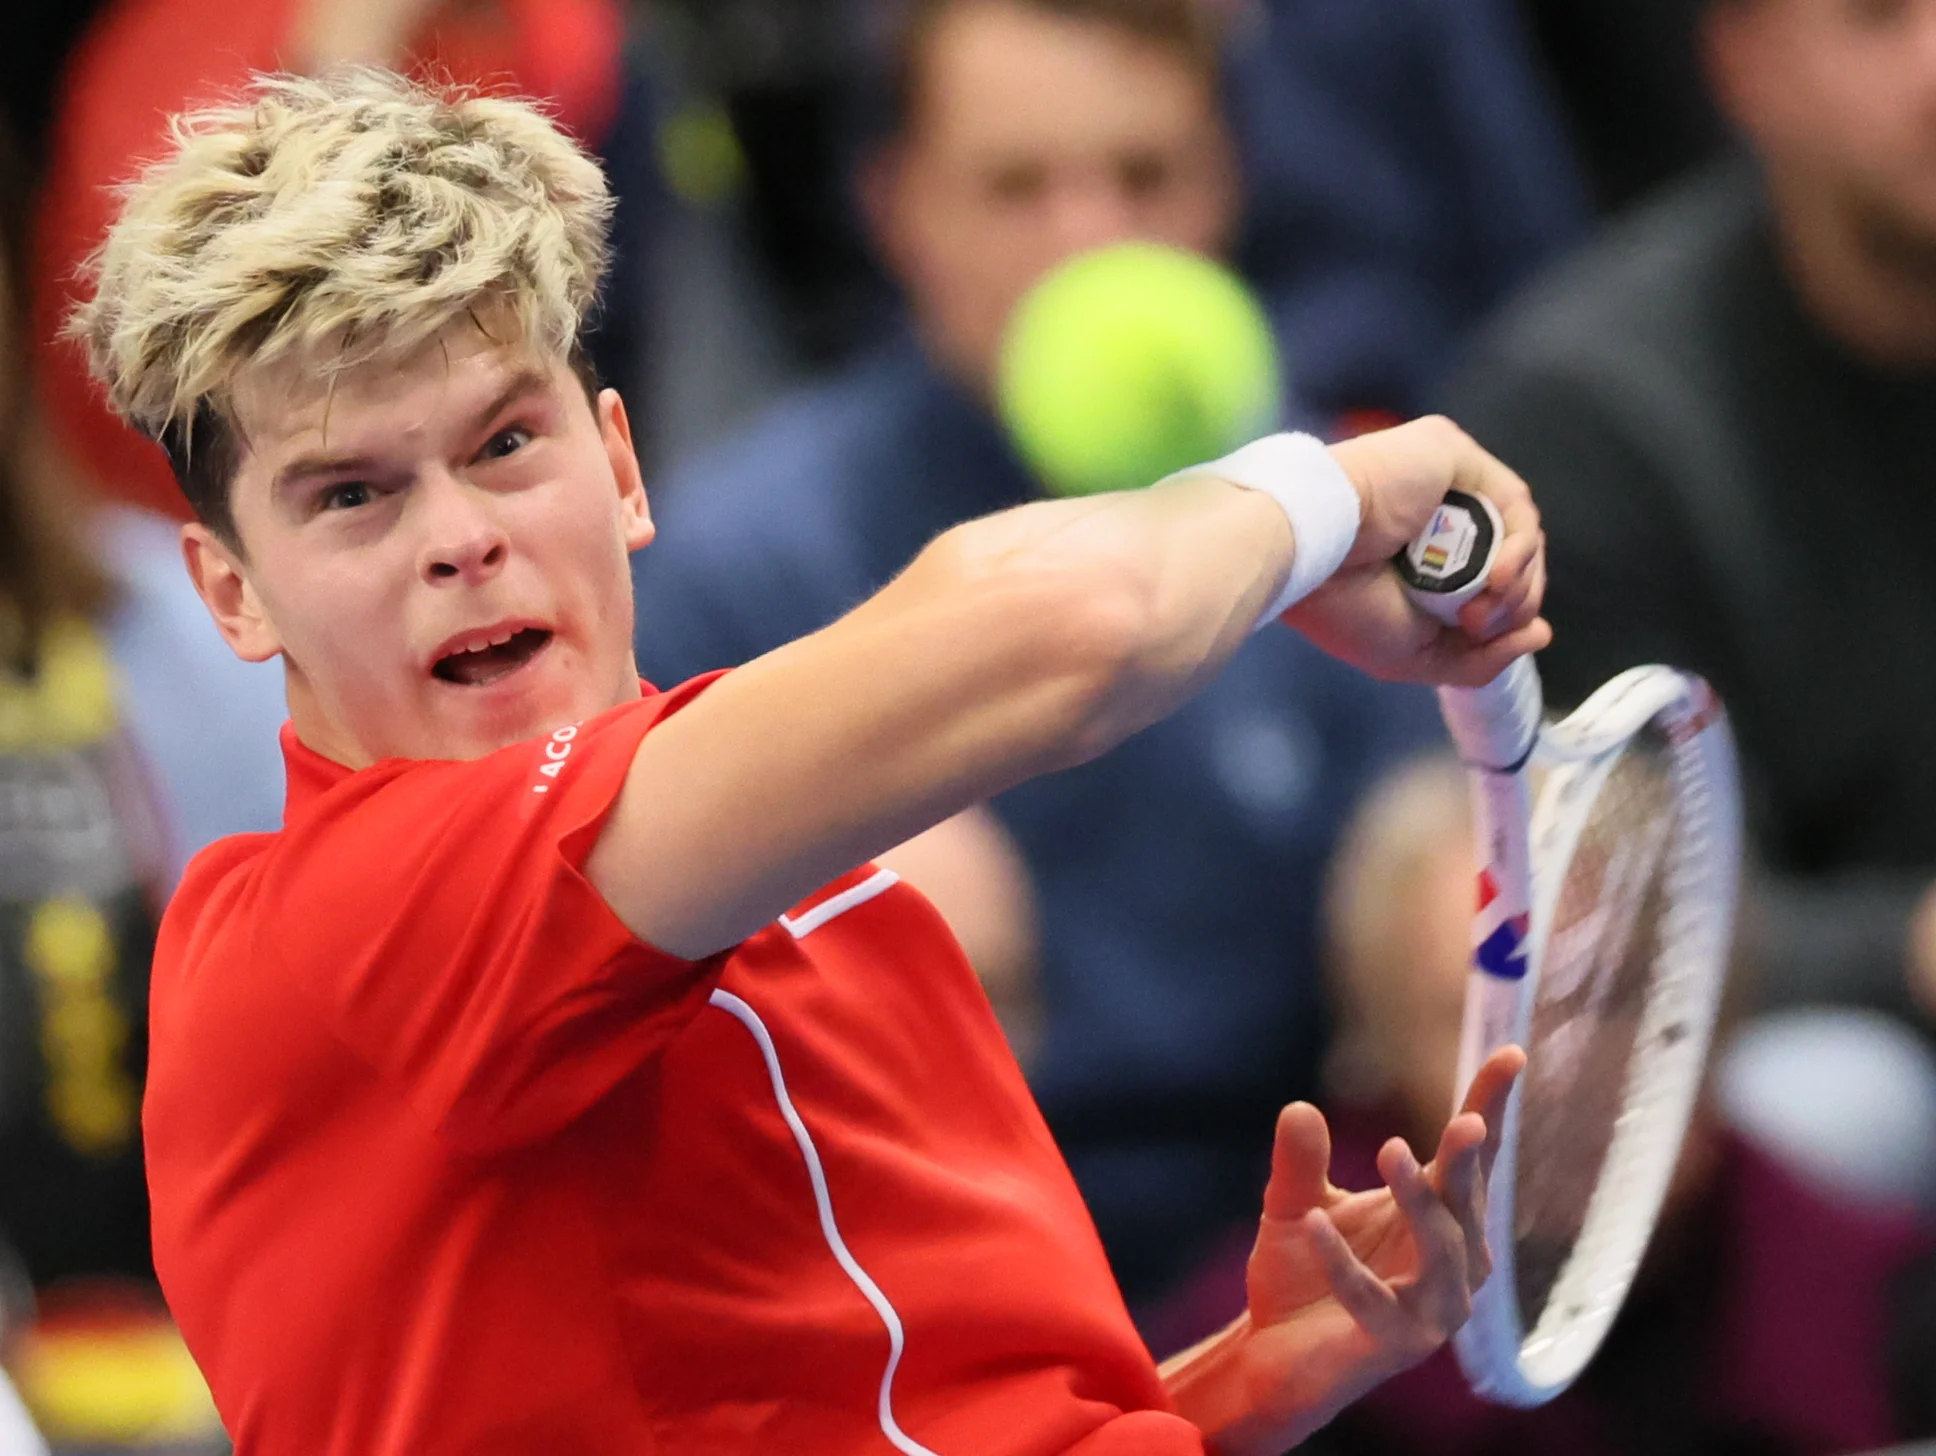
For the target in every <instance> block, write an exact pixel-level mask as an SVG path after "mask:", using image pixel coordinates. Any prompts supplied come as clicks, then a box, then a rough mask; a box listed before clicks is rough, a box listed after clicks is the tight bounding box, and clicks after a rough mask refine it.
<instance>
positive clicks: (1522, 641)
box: [1419, 617, 1553, 688]
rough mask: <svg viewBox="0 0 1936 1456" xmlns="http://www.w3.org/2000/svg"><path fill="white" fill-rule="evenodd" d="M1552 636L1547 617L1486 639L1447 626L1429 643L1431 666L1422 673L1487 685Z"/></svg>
mask: <svg viewBox="0 0 1936 1456" xmlns="http://www.w3.org/2000/svg"><path fill="white" fill-rule="evenodd" d="M1552 640H1553V629H1552V627H1551V626H1549V625H1548V624H1547V621H1546V619H1545V618H1544V617H1536V618H1534V619H1533V620H1532V621H1531V622H1529V623H1527V624H1526V625H1525V626H1524V627H1516V628H1514V629H1513V630H1512V631H1510V632H1506V633H1503V634H1501V635H1500V636H1498V637H1495V638H1493V639H1492V641H1490V642H1486V643H1474V642H1473V641H1472V640H1471V639H1470V638H1468V637H1467V636H1466V635H1465V634H1464V633H1463V632H1460V631H1456V630H1453V629H1451V628H1446V629H1443V630H1442V631H1441V634H1440V635H1439V636H1438V637H1436V638H1434V639H1433V640H1432V641H1431V642H1430V643H1429V644H1427V646H1426V648H1425V651H1424V656H1425V658H1426V659H1427V661H1428V663H1429V667H1428V670H1427V671H1426V672H1424V673H1422V674H1419V676H1421V677H1423V678H1424V679H1425V680H1427V681H1430V682H1435V683H1440V684H1444V685H1447V686H1451V687H1467V688H1479V687H1484V686H1485V685H1486V684H1487V683H1489V682H1491V681H1492V680H1493V679H1495V678H1496V677H1498V676H1499V674H1500V673H1502V672H1504V671H1505V670H1506V669H1507V668H1508V667H1510V666H1512V664H1513V663H1514V662H1516V661H1517V660H1518V659H1519V658H1522V657H1524V656H1526V655H1527V654H1528V653H1531V652H1538V651H1540V650H1542V649H1543V648H1544V647H1546V645H1547V644H1548V643H1550V642H1551V641H1552Z"/></svg>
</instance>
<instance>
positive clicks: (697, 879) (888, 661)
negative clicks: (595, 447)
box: [586, 421, 1546, 956]
mask: <svg viewBox="0 0 1936 1456" xmlns="http://www.w3.org/2000/svg"><path fill="white" fill-rule="evenodd" d="M1334 454H1335V456H1336V458H1337V459H1338V460H1339V461H1340V463H1342V464H1343V466H1344V468H1345V470H1346V472H1347V474H1348V475H1349V476H1350V477H1351V480H1352V482H1353V484H1354V485H1355V486H1356V488H1357V489H1358V491H1359V494H1360V495H1361V497H1362V499H1363V518H1364V524H1363V525H1362V527H1361V528H1360V531H1359V537H1358V543H1357V545H1356V547H1355V548H1354V550H1353V553H1352V555H1351V557H1350V558H1348V559H1347V562H1346V565H1345V569H1344V570H1342V571H1340V572H1339V573H1338V574H1337V576H1336V577H1335V578H1334V579H1333V581H1332V582H1331V583H1330V584H1328V585H1327V586H1326V587H1325V588H1323V589H1322V590H1320V591H1318V592H1317V593H1315V594H1313V596H1312V597H1310V598H1308V599H1307V600H1306V601H1305V602H1304V603H1303V604H1301V605H1300V606H1299V607H1298V608H1297V609H1296V610H1295V612H1294V613H1293V614H1292V620H1294V621H1295V622H1296V623H1297V625H1299V626H1300V627H1301V628H1302V629H1303V630H1306V631H1307V632H1309V633H1310V634H1311V635H1312V636H1313V637H1314V638H1315V639H1317V640H1318V641H1319V642H1320V643H1321V645H1324V646H1326V647H1327V648H1328V649H1329V650H1332V651H1335V652H1337V653H1338V654H1339V655H1340V656H1344V657H1346V659H1347V660H1349V661H1353V662H1355V663H1357V664H1358V665H1360V666H1363V667H1366V668H1367V669H1369V670H1373V671H1376V672H1379V673H1381V674H1383V675H1387V676H1410V677H1416V678H1420V679H1423V680H1428V681H1453V680H1460V681H1484V680H1486V679H1487V678H1490V677H1491V676H1493V675H1495V674H1496V673H1497V672H1498V671H1499V670H1500V668H1501V667H1503V666H1504V664H1505V663H1506V662H1507V661H1509V660H1510V659H1511V658H1512V657H1514V656H1517V655H1518V654H1520V653H1522V652H1525V651H1527V650H1531V649H1532V648H1534V647H1537V646H1538V645H1540V644H1541V643H1543V642H1544V641H1545V638H1546V629H1545V626H1544V624H1543V623H1541V622H1539V621H1538V620H1537V612H1538V603H1539V586H1540V584H1541V580H1542V567H1541V561H1540V558H1539V549H1538V548H1539V540H1538V527H1537V516H1536V514H1535V513H1534V512H1533V510H1532V506H1531V502H1530V498H1529V497H1528V496H1527V494H1526V491H1525V487H1524V485H1523V484H1521V483H1520V482H1519V481H1518V479H1517V478H1516V477H1514V476H1512V475H1511V474H1510V472H1507V471H1505V470H1504V468H1503V467H1501V466H1499V465H1498V464H1497V462H1494V461H1492V460H1491V459H1490V457H1487V456H1485V455H1484V454H1483V452H1481V451H1479V450H1478V448H1477V447H1476V446H1474V445H1473V444H1472V443H1471V441H1470V440H1468V439H1467V438H1466V437H1465V436H1464V435H1462V434H1460V433H1459V432H1457V431H1456V430H1454V429H1452V428H1451V427H1449V426H1447V425H1445V424H1444V423H1443V422H1435V421H1422V422H1419V423H1418V424H1415V425H1412V426H1407V427H1404V428H1402V429H1400V430H1396V431H1390V432H1387V433H1386V434H1385V435H1384V436H1377V437H1369V439H1368V440H1365V441H1354V442H1352V444H1351V445H1350V446H1341V447H1338V449H1337V450H1336V451H1335V452H1334ZM1453 485H1464V486H1465V487H1466V488H1478V489H1482V490H1485V491H1486V492H1487V493H1488V494H1492V495H1494V497H1495V498H1496V499H1499V500H1500V502H1501V505H1502V509H1504V510H1505V511H1506V513H1507V523H1508V527H1509V534H1510V536H1511V540H1510V541H1509V549H1508V551H1506V552H1503V553H1502V555H1501V559H1500V562H1499V565H1498V567H1497V568H1496V570H1495V574H1494V582H1495V587H1496V589H1495V590H1494V591H1492V592H1489V593H1487V594H1485V595H1482V596H1481V597H1480V598H1478V599H1477V600H1476V601H1475V602H1473V603H1472V604H1471V605H1470V606H1469V607H1468V608H1467V613H1468V625H1471V626H1475V627H1476V626H1480V625H1484V626H1485V627H1486V628H1487V629H1488V631H1487V635H1488V636H1490V639H1491V640H1489V641H1487V642H1485V643H1484V644H1480V643H1477V642H1475V641H1473V640H1471V639H1469V638H1467V637H1466V636H1465V635H1464V634H1463V633H1460V632H1458V631H1453V630H1449V629H1443V628H1439V627H1437V626H1436V625H1435V624H1429V623H1424V622H1423V621H1422V619H1419V618H1417V617H1416V616H1415V615H1414V614H1411V613H1410V612H1409V611H1408V610H1407V609H1406V608H1405V607H1404V603H1403V597H1402V594H1401V593H1400V592H1399V590H1398V587H1397V584H1396V579H1395V577H1392V576H1391V574H1390V573H1389V572H1388V571H1387V570H1386V569H1385V567H1384V562H1385V560H1386V559H1387V558H1388V557H1389V555H1390V554H1391V552H1392V551H1393V550H1396V549H1397V547H1398V545H1400V544H1402V543H1403V542H1404V541H1406V540H1409V539H1410V537H1411V536H1412V535H1413V534H1415V533H1416V532H1417V531H1418V529H1420V527H1421V526H1422V525H1423V524H1424V522H1425V520H1426V519H1427V517H1428V516H1429V514H1430V512H1431V510H1432V509H1433V508H1434V507H1435V506H1436V505H1437V503H1438V501H1439V500H1440V499H1441V498H1442V496H1443V494H1444V492H1445V490H1446V489H1447V488H1449V487H1451V486H1453ZM1295 550H1296V545H1295V541H1294V539H1293V533H1292V531H1291V529H1290V526H1289V524H1288V523H1287V520H1286V517H1285V514H1284V512H1283V511H1282V510H1281V509H1280V508H1279V506H1278V505H1277V504H1276V503H1275V502H1274V501H1273V500H1272V499H1271V498H1270V497H1269V496H1267V495H1265V494H1263V493H1261V492H1258V491H1252V490H1246V489H1242V488H1239V487H1236V486H1232V485H1230V484H1227V483H1225V482H1222V481H1220V480H1217V479H1214V478H1209V477H1195V478H1190V479H1186V480H1182V481H1177V482H1173V483H1169V484H1165V485H1162V486H1159V487H1156V488H1154V489H1151V490H1147V491H1142V492H1136V493H1132V494H1126V495H1114V496H1103V497H1095V498H1091V499H1088V500H1080V501H1050V502H1041V503H1038V504H1033V505H1028V506H1023V507H1020V508H1018V509H1016V510H1013V511H1008V512H1004V513H1002V514H1000V515H996V516H991V517H988V518H985V519H983V520H980V521H975V522H971V523H969V524H967V525H964V526H960V527H957V528H956V529H954V530H952V531H949V532H947V533H946V534H945V535H943V536H941V537H940V538H938V539H937V540H936V541H935V542H934V543H933V544H932V545H931V546H930V547H929V548H928V549H927V550H925V551H924V552H922V553H921V555H920V556H919V557H917V558H916V560H915V561H914V563H913V564H912V565H911V566H910V567H909V568H908V569H907V570H906V571H905V572H904V573H903V574H902V575H901V576H900V577H899V578H897V579H896V580H895V581H894V582H892V583H891V584H890V585H889V586H887V587H886V588H885V589H884V590H883V591H881V592H880V593H879V594H878V595H877V596H875V597H874V598H872V599H871V600H870V601H868V602H866V603H864V604H863V605H862V606H860V607H859V608H857V609H856V610H855V611H854V612H852V613H850V614H849V615H848V616H847V617H845V618H843V619H842V620H841V621H839V622H836V623H835V624H834V625H832V626H831V627H828V628H826V629H825V630H824V631H821V632H817V633H815V634H813V635H812V636H810V637H806V638H803V639H802V640H800V641H798V642H794V643H791V644H789V645H788V646H786V647H783V648H781V649H779V650H778V651H776V652H772V653H769V654H768V655H766V656H765V657H762V658H759V659H757V660H755V661H754V662H752V663H749V664H748V665H747V666H745V667H743V668H741V669H740V670H738V671H737V672H735V673H733V674H731V675H730V676H728V677H726V678H725V679H723V680H722V681H721V682H720V683H719V684H718V685H717V686H715V687H714V688H712V689H711V690H709V691H708V692H706V693H705V694H703V695H702V696H701V697H700V698H699V699H698V700H696V701H695V702H694V703H693V704H692V705H691V706H689V707H688V708H686V709H685V710H684V711H682V712H680V713H679V714H677V715H675V716H674V717H672V718H671V719H669V720H668V721H667V722H666V723H665V724H664V725H663V726H662V727H660V728H659V729H657V730H656V731H654V732H653V733H652V734H650V735H648V737H647V738H646V739H645V741H644V743H643V744H642V746H641V747H640V749H639V752H638V756H637V758H636V759H635V761H634V764H633V767H632V771H631V774H630V776H629V778H628V780H627V783H626V787H625V789H624V791H623V792H622V794H621V795H620V798H619V801H618V803H617V805H616V806H615V808H614V810H613V813H612V815H611V816H610V818H609V819H608V821H607V823H606V825H605V828H604V830H603V833H602V835H601V838H600V840H599V843H598V846H597V847H596V849H595V850H594V851H593V853H592V855H591V857H590V859H589V861H588V863H587V867H586V868H587V872H588V873H589V874H590V876H591V879H592V882H593V883H594V884H595V885H596V886H597V887H598V889H599V891H600V893H601V894H602V895H604V897H605V898H606V900H607V901H608V902H609V903H610V904H611V905H612V907H613V909H614V910H615V911H616V912H617V913H618V915H619V917H620V918H621V919H622V920H623V921H624V922H625V923H626V924H627V925H628V926H629V927H630V928H631V929H632V930H633V931H634V932H635V933H637V934H638V935H640V936H641V937H642V938H644V939H646V940H649V941H651V942H652V943H654V944H656V945H659V946H662V947H664V948H665V949H667V950H670V951H673V952H674V953H676V954H680V955H686V956H699V955H704V954H707V953H710V952H712V951H715V950H718V949H720V948H722V947H724V946H727V945H731V944H733V943H734V942H736V941H738V940H740V939H742V938H744V937H745V936H747V935H749V934H751V933H752V932H753V931H755V930H757V929H759V928H760V927H761V926H763V925H765V924H767V923H769V922H770V921H771V920H772V919H773V918H774V916H775V915H777V914H778V913H780V912H781V911H783V910H785V909H786V908H787V907H788V906H790V905H792V904H794V903H796V902H797V901H798V900H799V899H800V898H801V897H803V896H805V895H806V894H808V893H810V892H811V891H812V890H814V889H815V888H817V887H818V886H820V885H822V884H824V883H826V882H827V881H828V880H830V879H832V878H833V877H835V876H836V875H838V874H840V873H842V872H844V871H846V870H847V869H850V868H851V867H853V866H854V865H856V864H859V863H862V862H864V861H865V860H867V859H868V858H869V857H871V856H873V855H875V854H879V853H881V852H882V851H884V850H886V849H888V848H890V847H891V846H893V845H895V844H898V843H900V842H901V841H903V840H906V839H908V838H910V837H912V836H913V835H914V834H916V833H919V832H920V831H921V830H923V829H926V828H927V827H928V826H930V825H932V824H935V823H938V822H940V821H941V820H942V819H945V818H947V817H948V816H949V815H950V814H953V813H955V812H957V811H959V810H960V809H962V808H964V807H966V806H967V805H969V804H972V803H975V802H977V801H979V800H981V799H985V798H987V797H989V796H991V795H993V794H996V793H999V792H1000V791H1002V790H1003V789H1006V788H1008V787H1010V786H1011V785H1013V784H1015V783H1018V782H1020V781H1021V780H1023V779H1025V778H1028V777H1031V776H1033V775H1036V774H1040V773H1044V772H1048V771H1050V770H1053V769H1057V768H1062V767H1065V766H1068V765H1071V764H1075V763H1078V762H1082V761H1084V760H1086V759H1088V758H1091V757H1093V756H1095V755H1096V754H1099V753H1101V752H1103V751H1104V750H1106V749H1108V748H1109V747H1111V746H1113V745H1114V744H1116V743H1118V742H1120V741H1121V740H1122V739H1124V738H1126V737H1127V736H1129V735H1130V734H1131V733H1134V732H1135V731H1137V730H1138V729H1140V728H1143V727H1145V726H1147V725H1148V724H1150V723H1153V722H1155V721H1156V720H1157V719H1159V718H1161V717H1162V716H1164V715H1165V714H1167V713H1169V712H1170V711H1172V710H1173V709H1174V708H1176V707H1177V706H1178V705H1179V704H1180V703H1182V702H1183V701H1184V700H1185V699H1186V698H1187V697H1188V696H1189V695H1190V694H1191V693H1192V692H1194V691H1195V690H1196V689H1197V688H1198V687H1200V686H1201V685H1203V684H1204V683H1205V682H1207V681H1208V680H1209V678H1210V677H1211V676H1212V675H1213V674H1214V673H1215V672H1216V670H1217V669H1218V668H1219V667H1221V666H1222V664H1223V663H1224V662H1225V661H1226V660H1227V659H1228V658H1229V657H1230V655H1231V654H1232V653H1233V652H1235V651H1236V649H1237V647H1238V646H1239V645H1240V644H1241V643H1242V641H1243V640H1244V638H1245V636H1246V635H1247V634H1248V632H1249V631H1250V630H1251V628H1252V625H1253V624H1254V622H1255V621H1256V619H1257V617H1258V615H1259V614H1260V613H1261V612H1262V611H1263V609H1264V608H1265V606H1266V605H1267V604H1268V603H1269V602H1270V601H1271V600H1272V598H1273V596H1274V594H1275V593H1276V592H1277V590H1278V588H1279V586H1280V585H1281V584H1282V583H1283V581H1284V580H1285V578H1286V577H1287V576H1288V574H1289V572H1290V569H1291V563H1292V559H1293V555H1294V552H1295ZM1388 578H1389V579H1388Z"/></svg>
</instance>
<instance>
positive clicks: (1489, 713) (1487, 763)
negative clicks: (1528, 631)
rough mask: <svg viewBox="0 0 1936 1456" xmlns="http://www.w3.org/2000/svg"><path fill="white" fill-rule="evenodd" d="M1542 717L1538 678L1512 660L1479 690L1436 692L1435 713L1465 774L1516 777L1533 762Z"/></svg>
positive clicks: (1529, 663)
mask: <svg viewBox="0 0 1936 1456" xmlns="http://www.w3.org/2000/svg"><path fill="white" fill-rule="evenodd" d="M1544 711H1545V703H1544V701H1543V699H1542V695H1541V693H1540V687H1539V672H1538V670H1537V669H1536V668H1535V667H1534V666H1533V659H1532V658H1530V657H1519V658H1515V659H1514V660H1513V662H1512V664H1511V665H1510V666H1509V667H1507V669H1506V670H1505V671H1504V672H1502V673H1500V674H1499V676H1498V677H1496V678H1494V679H1493V680H1492V681H1491V682H1489V683H1487V684H1486V685H1485V686H1484V687H1482V688H1440V689H1439V712H1440V714H1441V715H1442V716H1443V717H1444V719H1445V726H1446V729H1447V730H1448V731H1449V732H1450V733H1451V735H1452V742H1453V744H1454V745H1455V746H1456V747H1457V748H1458V750H1459V757H1460V758H1461V759H1463V760H1464V761H1465V763H1466V766H1467V767H1468V768H1477V769H1484V770H1486V771H1487V772H1489V773H1506V774H1510V773H1517V772H1519V770H1520V769H1522V768H1524V767H1525V766H1526V760H1527V759H1528V758H1530V757H1531V756H1532V752H1533V743H1534V740H1535V739H1537V738H1538V737H1539V722H1540V716H1541V714H1542V713H1543V712H1544Z"/></svg>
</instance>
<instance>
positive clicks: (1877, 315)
mask: <svg viewBox="0 0 1936 1456" xmlns="http://www.w3.org/2000/svg"><path fill="white" fill-rule="evenodd" d="M1770 187H1771V191H1772V193H1773V197H1774V202H1775V217H1776V231H1777V234H1778V240H1779V245H1780V248H1781V252H1782V260H1783V264H1784V267H1785V269H1786V271H1787V273H1788V276H1789V279H1790V280H1791V281H1792V282H1793V284H1794V286H1795V289H1796V291H1797V292H1798V293H1799V294H1800V295H1801V299H1802V303H1803V306H1804V307H1805V308H1806V309H1807V311H1808V313H1809V315H1810V316H1811V317H1812V318H1813V319H1814V320H1815V321H1816V323H1818V324H1819V325H1820V326H1821V327H1822V328H1823V329H1825V330H1826V331H1827V332H1828V333H1829V334H1830V335H1831V336H1832V337H1833V338H1835V339H1836V340H1837V341H1839V342H1840V343H1841V344H1843V345H1844V346H1845V347H1847V348H1849V349H1850V350H1852V351H1853V352H1854V353H1856V354H1857V355H1859V356H1860V357H1862V358H1864V359H1866V360H1868V361H1869V362H1870V363H1872V364H1878V365H1882V366H1884V367H1896V368H1924V367H1928V366H1931V365H1936V237H1919V236H1915V235H1914V234H1913V233H1912V232H1911V230H1910V229H1909V228H1908V227H1907V226H1905V225H1904V224H1903V223H1901V222H1900V221H1898V220H1896V219H1893V218H1889V217H1885V216H1883V215H1882V214H1880V213H1879V212H1865V210H1864V209H1863V208H1861V207H1859V206H1854V205H1850V204H1849V203H1848V202H1847V201H1846V199H1842V198H1825V197H1823V196H1822V195H1821V193H1820V191H1819V190H1818V189H1815V190H1811V191H1809V192H1808V193H1807V194H1806V195H1804V194H1803V190H1802V189H1801V188H1798V187H1794V186H1789V187H1786V188H1784V186H1783V185H1782V183H1781V181H1780V180H1779V179H1774V180H1771V183H1770Z"/></svg>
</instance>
